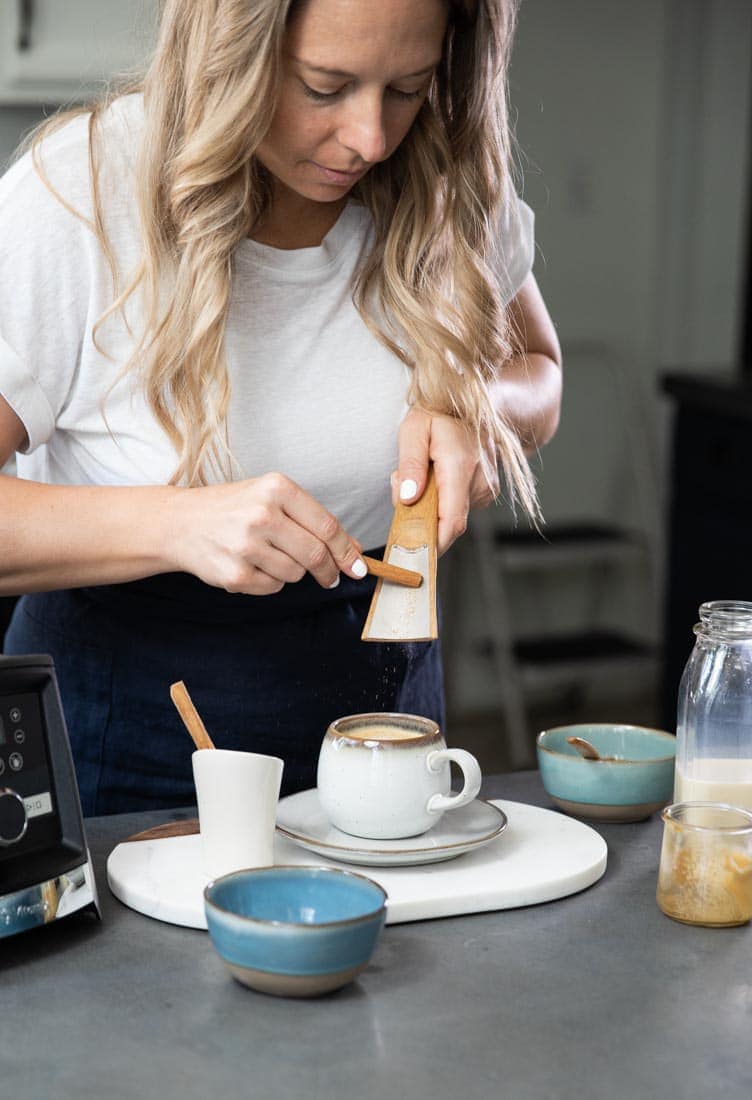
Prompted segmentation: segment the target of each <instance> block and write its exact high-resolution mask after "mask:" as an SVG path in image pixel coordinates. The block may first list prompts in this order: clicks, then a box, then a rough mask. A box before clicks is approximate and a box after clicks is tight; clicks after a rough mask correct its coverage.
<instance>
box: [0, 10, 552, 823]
mask: <svg viewBox="0 0 752 1100" xmlns="http://www.w3.org/2000/svg"><path fill="white" fill-rule="evenodd" d="M513 6H514V5H513V3H512V0H455V2H447V0H414V2H413V3H411V4H409V5H408V4H404V3H403V2H402V0H190V2H189V0H167V2H166V3H165V5H164V10H163V14H162V19H161V24H160V34H159V39H158V44H157V49H156V52H155V56H154V59H153V62H152V64H151V66H150V68H149V69H148V71H147V73H146V76H145V79H144V81H143V86H142V87H137V88H129V89H126V90H124V91H123V92H122V93H120V94H117V95H114V96H113V97H111V98H110V100H109V101H108V102H105V103H101V104H99V105H97V106H96V107H94V109H92V110H90V111H86V112H81V113H78V114H75V113H73V114H72V115H66V116H63V117H62V118H60V119H57V120H55V121H54V122H53V123H52V125H48V126H47V127H44V128H43V129H42V130H41V132H40V133H37V135H36V136H35V138H34V142H33V146H32V149H31V151H30V152H27V153H26V154H25V155H24V156H23V157H21V159H20V160H18V162H17V163H16V164H15V165H14V166H13V167H12V168H11V169H10V171H9V172H8V173H7V175H6V176H5V177H4V179H3V180H2V182H1V183H0V230H1V232H2V237H3V240H4V250H3V255H2V258H1V259H0V287H2V288H3V291H2V297H1V300H0V395H2V398H1V399H0V462H2V461H5V460H6V459H7V458H8V457H10V456H12V455H13V453H14V452H16V453H17V465H18V474H19V475H20V476H19V477H18V478H12V477H6V478H3V479H1V484H0V517H1V518H0V594H3V593H4V594H15V593H26V595H25V596H24V598H23V599H22V600H21V601H20V602H19V605H18V606H17V608H16V611H15V614H14V617H13V621H12V623H11V626H10V629H9V631H8V635H7V638H6V650H7V651H10V652H32V651H44V652H49V653H51V654H52V655H53V657H54V659H55V663H56V667H57V671H58V678H59V680H60V685H61V692H62V695H63V702H64V706H65V711H66V716H67V721H68V726H69V731H70V735H71V742H72V746H73V751H74V757H75V760H76V765H77V771H78V777H79V784H80V788H81V795H82V802H83V806H84V812H85V813H87V814H93V813H110V812H119V811H125V810H131V809H140V808H148V807H156V806H168V805H181V804H186V803H189V802H191V801H192V800H193V788H192V781H191V773H190V759H189V758H190V752H189V747H190V746H189V744H188V743H187V738H186V735H185V733H184V731H182V730H181V729H180V724H179V720H178V718H177V716H176V715H175V713H174V712H173V709H172V706H171V703H170V701H169V696H168V688H169V684H170V683H171V682H172V681H174V680H177V679H184V680H185V681H186V683H187V684H188V686H189V688H190V690H191V693H192V695H193V697H194V699H195V701H196V703H197V706H198V708H199V710H200V711H201V712H202V715H203V717H204V720H205V722H206V724H207V726H208V727H209V729H210V731H211V733H212V736H213V738H214V740H215V743H216V744H217V745H218V746H220V747H226V748H233V747H237V748H247V749H253V750H256V751H261V752H264V751H266V752H273V753H275V754H279V755H282V756H283V758H284V760H285V779H284V783H283V790H284V791H292V790H296V789H300V788H302V787H306V786H312V785H313V782H314V776H315V763H316V755H317V751H318V747H319V744H320V741H321V738H322V736H323V732H324V730H325V727H326V724H327V723H328V721H329V720H330V719H332V718H333V717H336V716H338V715H342V714H345V713H353V712H358V711H364V710H404V711H411V712H414V713H421V714H425V715H428V716H431V717H434V718H437V719H439V720H441V718H442V713H441V710H442V691H441V668H440V658H439V652H438V647H437V646H436V645H432V644H425V643H421V644H414V645H406V646H403V645H377V644H368V645H365V644H361V643H360V641H359V636H360V630H361V627H362V623H363V620H364V618H365V615H366V613H367V609H368V604H369V601H370V595H371V592H372V587H373V586H372V583H371V582H370V580H369V579H365V580H364V579H363V577H364V575H365V567H364V565H363V562H362V560H361V557H360V555H361V551H362V550H364V549H365V550H368V549H374V548H375V549H376V551H377V553H378V548H379V547H380V546H383V544H384V541H385V538H386V534H387V531H388V527H389V520H390V517H391V511H392V507H393V500H396V497H397V494H399V496H401V497H402V499H404V500H407V501H415V500H417V499H419V497H420V494H421V492H422V490H423V487H424V484H425V477H426V471H427V468H428V463H429V460H430V461H433V463H434V466H435V470H436V477H437V483H438V487H439V548H440V551H442V552H443V551H445V550H446V549H447V548H448V547H449V546H450V544H451V543H452V542H453V540H454V539H456V538H457V537H458V536H459V535H460V534H462V532H463V531H464V530H465V526H466V522H467V515H468V511H469V509H470V508H471V507H477V506H481V505H485V504H487V503H489V502H490V501H491V500H493V499H494V497H495V496H496V495H497V492H498V482H497V476H496V471H497V468H498V466H499V463H500V464H501V467H502V469H503V471H504V474H505V477H506V482H507V486H508V488H509V491H510V493H511V495H512V497H513V498H514V497H516V498H518V499H519V500H520V501H521V503H522V505H523V507H524V508H525V509H527V511H528V512H531V513H534V512H535V496H534V489H533V484H532V479H531V475H530V471H529V469H528V467H527V463H526V459H525V455H524V452H525V450H529V449H534V448H536V447H538V446H540V445H541V444H543V443H545V442H546V440H547V439H548V438H549V437H550V436H551V434H552V433H553V431H554V430H555V427H556V422H557V417H558V408H559V394H560V369H559V349H558V344H557V341H556V336H555V333H554V330H553V326H552V324H551V321H550V319H549V317H548V314H547V312H546V309H545V306H544V304H543V302H542V299H541V296H540V293H539V292H538V290H537V287H536V284H535V279H534V277H533V275H532V274H531V270H530V269H531V265H532V253H533V243H532V217H531V214H530V212H529V211H528V210H527V208H526V207H524V206H523V205H522V204H521V203H519V202H518V200H517V199H516V196H515V194H514V191H513V189H512V187H511V183H510V176H509V137H508V127H507V118H506V100H505V90H504V89H505V85H504V81H505V76H506V67H507V61H508V54H509V49H510V45H511V35H512V24H513V16H514V11H513Z"/></svg>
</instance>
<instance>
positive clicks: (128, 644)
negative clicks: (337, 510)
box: [5, 552, 444, 816]
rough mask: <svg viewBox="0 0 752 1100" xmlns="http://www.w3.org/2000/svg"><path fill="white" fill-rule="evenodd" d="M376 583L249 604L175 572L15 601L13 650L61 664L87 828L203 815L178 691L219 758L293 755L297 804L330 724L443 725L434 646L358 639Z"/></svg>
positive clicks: (287, 790)
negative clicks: (233, 753)
mask: <svg viewBox="0 0 752 1100" xmlns="http://www.w3.org/2000/svg"><path fill="white" fill-rule="evenodd" d="M377 553H378V552H377ZM374 584H375V581H374V579H373V578H371V577H367V578H366V579H365V580H363V581H353V580H350V578H348V577H346V576H344V574H343V575H342V577H341V580H340V583H339V585H338V587H337V588H334V589H330V590H326V589H323V588H321V587H320V586H319V585H318V584H317V583H316V582H315V581H314V580H313V578H312V577H310V576H306V577H304V578H303V580H302V581H300V582H298V583H297V584H289V585H286V586H285V587H284V588H283V589H282V591H281V592H279V593H276V594H275V595H271V596H241V595H231V594H229V593H227V592H224V591H223V590H221V589H217V588H213V587H211V586H209V585H206V584H203V583H202V582H201V581H199V580H198V579H197V578H195V577H192V576H189V575H187V574H182V573H180V574H178V573H174V574H167V575H163V576H159V577H153V578H149V579H147V580H143V581H135V582H132V583H130V584H121V585H106V586H99V587H94V588H80V589H71V590H68V591H62V592H45V593H37V594H34V595H29V596H24V597H23V598H22V599H21V600H19V602H18V604H17V605H16V608H15V611H14V614H13V618H12V620H11V624H10V627H9V629H8V633H7V635H6V639H5V652H6V653H49V654H50V655H51V656H52V658H53V660H54V662H55V667H56V670H57V676H58V681H59V684H60V692H61V695H62V699H63V707H64V711H65V716H66V722H67V725H68V731H69V734H70V740H71V747H72V750H73V757H74V760H75V763H76V771H77V775H78V783H79V789H80V793H81V802H82V806H83V811H84V814H85V815H86V816H90V815H96V814H110V813H125V812H130V811H135V810H149V809H158V808H168V807H176V806H186V805H191V804H193V803H195V793H194V787H193V776H192V770H191V752H192V749H193V746H192V742H191V740H190V738H189V736H188V734H187V732H186V730H185V728H184V727H183V725H182V723H181V721H180V718H179V716H178V714H177V711H176V710H175V707H174V706H173V704H172V701H171V699H170V694H169V688H170V684H172V683H174V682H175V681H176V680H184V681H185V684H186V687H187V688H188V691H189V692H190V694H191V697H192V699H193V700H194V702H195V704H196V707H197V709H198V711H199V713H200V714H201V716H202V718H203V719H204V723H205V725H206V727H207V729H208V731H209V733H210V735H211V737H212V739H213V741H214V743H215V745H216V746H217V748H224V749H240V750H245V751H253V752H261V753H269V754H271V755H274V756H280V757H282V759H283V760H284V762H285V768H284V774H283V780H282V793H283V794H291V793H293V792H294V791H298V790H304V789H306V788H308V787H313V786H315V785H316V763H317V759H318V751H319V747H320V745H321V740H322V738H323V736H324V733H325V732H326V727H327V725H328V724H329V722H331V721H332V719H334V718H337V717H340V716H342V715H345V714H359V713H363V712H366V711H390V710H391V711H402V712H405V713H408V714H422V715H425V716H426V717H429V718H433V719H435V720H436V721H437V722H439V724H440V725H442V728H443V719H444V714H443V684H442V672H441V659H440V652H439V644H438V642H430V643H429V642H414V643H409V644H402V643H377V642H361V640H360V634H361V631H362V628H363V623H364V622H365V618H366V615H367V613H368V608H369V605H370V599H371V595H372V593H373V588H374Z"/></svg>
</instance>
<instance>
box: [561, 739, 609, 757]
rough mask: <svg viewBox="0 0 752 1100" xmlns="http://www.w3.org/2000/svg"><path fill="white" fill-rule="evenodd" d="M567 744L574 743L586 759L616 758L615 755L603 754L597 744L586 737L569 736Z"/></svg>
mask: <svg viewBox="0 0 752 1100" xmlns="http://www.w3.org/2000/svg"><path fill="white" fill-rule="evenodd" d="M567 744H568V745H573V746H574V748H576V749H577V752H578V753H579V754H580V756H583V757H584V758H585V760H601V761H603V760H616V759H617V757H615V756H601V754H600V753H599V752H598V750H597V749H596V747H595V745H591V744H590V742H589V741H587V740H586V739H585V738H584V737H568V738H567Z"/></svg>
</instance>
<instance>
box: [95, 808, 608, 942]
mask: <svg viewBox="0 0 752 1100" xmlns="http://www.w3.org/2000/svg"><path fill="white" fill-rule="evenodd" d="M492 801H493V802H494V805H496V806H499V807H500V808H501V809H502V810H503V811H504V813H505V814H506V815H507V817H508V819H509V824H508V826H507V828H506V829H505V830H504V832H503V833H502V834H501V835H500V836H499V837H497V838H496V839H495V840H492V841H491V842H490V843H489V844H487V845H485V846H484V847H483V848H479V849H478V850H477V851H475V852H468V853H467V854H466V855H462V856H458V857H457V858H456V859H453V860H449V861H447V862H444V863H432V864H428V865H426V866H418V867H390V868H386V867H365V868H363V870H362V873H363V874H365V875H367V876H368V877H369V878H371V879H374V880H375V881H376V882H378V883H380V884H381V885H382V886H383V888H384V889H385V890H386V892H387V894H388V897H389V903H388V907H387V924H399V923H401V922H404V921H413V920H426V919H428V918H431V917H450V916H456V915H458V914H460V913H480V912H487V911H489V910H495V909H514V908H516V907H517V906H520V905H534V904H536V903H538V902H543V901H553V900H555V899H556V898H562V897H566V896H567V895H568V894H574V893H576V892H577V891H578V890H584V889H585V887H586V886H591V885H592V884H593V883H594V882H597V881H598V879H600V878H601V876H602V875H603V873H604V872H605V870H606V855H607V849H606V842H605V841H604V840H603V838H602V837H601V836H600V834H599V833H597V832H596V831H595V830H594V829H592V828H591V827H590V826H589V825H584V824H583V823H582V822H581V821H576V820H575V819H574V818H571V817H566V816H565V815H564V814H561V813H556V812H554V811H552V810H542V809H540V808H539V807H537V806H528V805H526V804H525V803H522V802H507V801H505V800H503V799H494V800H492ZM199 845H200V838H199V836H198V835H197V834H194V835H191V836H175V837H167V838H163V839H159V840H141V841H132V842H124V843H121V844H118V846H117V847H116V848H114V849H113V851H112V852H111V853H110V856H109V858H108V860H107V881H108V884H109V887H110V890H111V891H112V893H113V894H114V895H115V897H116V898H119V899H120V901H122V902H124V903H125V905H128V906H130V908H131V909H135V910H137V912H139V913H144V914H145V915H146V916H149V917H154V918H156V919H157V920H162V921H167V922H168V923H170V924H180V925H184V926H186V927H188V928H206V920H205V917H204V901H203V890H204V887H205V885H206V883H207V877H206V875H205V874H204V873H203V872H202V870H201V865H200V851H199ZM274 857H275V863H277V864H295V865H300V866H319V867H320V866H329V867H341V868H343V869H345V870H351V871H352V870H354V871H356V872H357V871H358V868H357V867H355V866H353V865H352V864H344V863H338V862H337V861H336V860H324V859H322V858H321V856H317V855H314V854H312V853H310V852H306V851H304V850H303V849H302V848H300V847H298V845H296V844H294V843H293V842H292V841H290V840H286V839H285V838H284V837H282V836H279V835H277V837H276V838H275V842H274Z"/></svg>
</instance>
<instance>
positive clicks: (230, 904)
mask: <svg viewBox="0 0 752 1100" xmlns="http://www.w3.org/2000/svg"><path fill="white" fill-rule="evenodd" d="M204 909H205V912H206V923H207V927H208V929H209V935H210V937H211V941H212V943H213V944H214V947H215V948H216V949H217V951H218V952H219V954H220V955H221V956H222V958H223V959H224V961H225V962H226V963H227V966H228V967H229V969H230V973H231V974H232V975H233V977H234V978H237V980H238V981H239V982H242V983H243V985H247V986H250V987H251V989H257V990H259V991H261V992H262V993H276V994H278V995H280V996H286V997H314V996H317V995H318V994H320V993H329V992H331V990H333V989H339V988H340V986H343V985H346V984H347V983H348V982H350V981H352V980H353V978H355V977H356V975H358V974H359V973H360V971H361V970H363V969H364V967H365V966H367V965H368V961H369V959H370V958H371V954H372V952H373V949H374V946H375V944H376V940H377V939H378V936H379V932H380V931H381V929H382V927H383V925H384V921H385V918H386V893H385V892H384V890H382V888H381V887H380V886H379V885H378V884H377V883H375V882H372V880H371V879H369V878H365V877H364V876H363V875H357V874H354V873H353V872H352V871H337V870H333V869H330V868H326V867H263V868H259V869H257V870H249V871H235V872H233V873H232V874H229V875H223V876H222V878H218V879H216V880H215V881H214V882H210V883H209V885H208V886H207V887H206V889H205V890H204Z"/></svg>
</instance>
